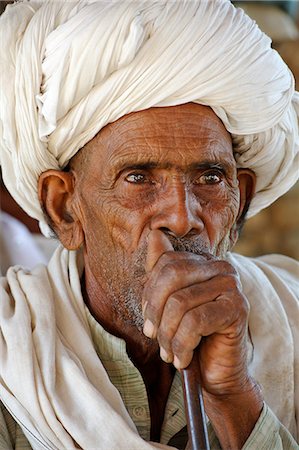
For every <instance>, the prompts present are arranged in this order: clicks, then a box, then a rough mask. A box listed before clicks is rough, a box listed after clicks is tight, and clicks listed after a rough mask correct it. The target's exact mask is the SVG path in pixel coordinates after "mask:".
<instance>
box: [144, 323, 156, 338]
mask: <svg viewBox="0 0 299 450" xmlns="http://www.w3.org/2000/svg"><path fill="white" fill-rule="evenodd" d="M154 331H155V327H154V325H153V323H152V322H151V321H150V320H149V319H146V321H145V322H144V326H143V333H144V334H145V336H147V337H149V338H152V337H153V335H154Z"/></svg>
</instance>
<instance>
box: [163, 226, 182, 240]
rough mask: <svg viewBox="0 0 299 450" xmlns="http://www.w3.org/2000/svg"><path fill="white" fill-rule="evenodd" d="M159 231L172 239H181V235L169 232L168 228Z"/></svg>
mask: <svg viewBox="0 0 299 450" xmlns="http://www.w3.org/2000/svg"><path fill="white" fill-rule="evenodd" d="M159 230H160V231H162V232H163V233H165V234H167V235H168V236H172V237H175V238H180V237H182V235H180V234H178V233H176V232H174V231H171V230H170V229H169V228H167V227H160V228H159Z"/></svg>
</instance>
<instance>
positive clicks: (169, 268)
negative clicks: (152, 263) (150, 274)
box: [160, 261, 176, 280]
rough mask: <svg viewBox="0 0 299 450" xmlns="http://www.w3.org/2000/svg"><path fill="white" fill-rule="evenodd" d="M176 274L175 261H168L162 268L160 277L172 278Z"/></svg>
mask: <svg viewBox="0 0 299 450" xmlns="http://www.w3.org/2000/svg"><path fill="white" fill-rule="evenodd" d="M175 276H176V265H175V264H174V262H173V261H167V262H166V263H165V264H164V265H163V266H162V267H161V269H160V277H161V279H162V280H164V279H165V278H166V279H170V280H172V279H173V278H174V277H175Z"/></svg>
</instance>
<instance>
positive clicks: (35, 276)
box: [0, 248, 171, 450]
mask: <svg viewBox="0 0 299 450" xmlns="http://www.w3.org/2000/svg"><path fill="white" fill-rule="evenodd" d="M2 280H4V281H2V285H3V286H4V291H3V289H1V295H0V325H1V335H0V360H1V361H0V362H1V364H0V375H1V376H0V399H1V401H2V402H3V404H4V406H5V407H6V408H7V410H8V411H9V412H10V413H11V414H12V416H13V417H14V418H15V419H17V421H18V422H19V423H20V424H21V425H22V428H23V431H24V433H25V435H26V437H27V439H28V440H29V442H30V444H31V446H32V447H33V449H38V450H39V449H51V450H53V449H57V450H63V449H67V450H71V449H75V448H78V447H77V446H76V445H75V442H76V443H77V444H78V445H79V446H80V447H82V448H83V449H99V450H100V449H103V450H107V449H115V450H116V449H117V450H127V449H128V448H130V449H132V450H134V449H135V450H150V449H153V448H156V447H158V448H164V447H163V446H162V445H159V444H157V445H151V444H150V443H146V442H144V441H143V440H142V439H141V438H140V437H139V436H138V434H137V431H136V427H135V425H134V423H133V422H132V420H131V418H130V416H129V415H128V413H127V411H126V409H125V406H124V404H123V402H122V400H121V397H120V394H119V393H118V391H117V389H116V388H115V387H114V386H113V385H112V384H111V382H110V381H109V378H108V375H107V373H106V371H105V370H104V368H103V366H102V364H101V362H100V360H99V358H98V356H97V354H96V351H95V350H94V347H93V343H92V339H91V336H90V332H89V326H88V322H87V318H86V315H85V307H84V303H83V300H82V296H81V288H80V280H79V276H78V270H77V264H76V254H75V253H74V252H68V251H66V250H62V248H59V249H58V250H57V251H56V252H55V254H54V255H53V258H52V260H51V261H50V264H49V268H48V270H47V269H46V267H45V266H37V268H36V269H35V270H33V271H32V272H31V273H29V272H26V271H25V270H23V269H21V268H18V267H15V268H11V269H9V271H8V273H7V281H5V279H2ZM7 289H8V290H10V292H8V291H7ZM167 448H171V447H167Z"/></svg>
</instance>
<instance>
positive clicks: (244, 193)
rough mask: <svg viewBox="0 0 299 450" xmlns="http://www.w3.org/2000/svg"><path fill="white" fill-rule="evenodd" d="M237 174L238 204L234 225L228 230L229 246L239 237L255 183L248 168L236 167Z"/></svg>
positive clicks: (253, 174)
mask: <svg viewBox="0 0 299 450" xmlns="http://www.w3.org/2000/svg"><path fill="white" fill-rule="evenodd" d="M237 175H238V181H239V193H240V204H239V212H238V216H237V219H236V222H235V225H234V226H233V227H232V229H231V231H230V241H231V248H232V247H233V246H234V245H235V243H236V242H237V240H238V238H239V235H240V232H241V229H242V226H243V224H244V220H245V215H246V213H247V211H248V208H249V205H250V202H251V200H252V197H253V196H254V192H255V184H256V175H255V173H254V172H252V170H250V169H238V174H237Z"/></svg>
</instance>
